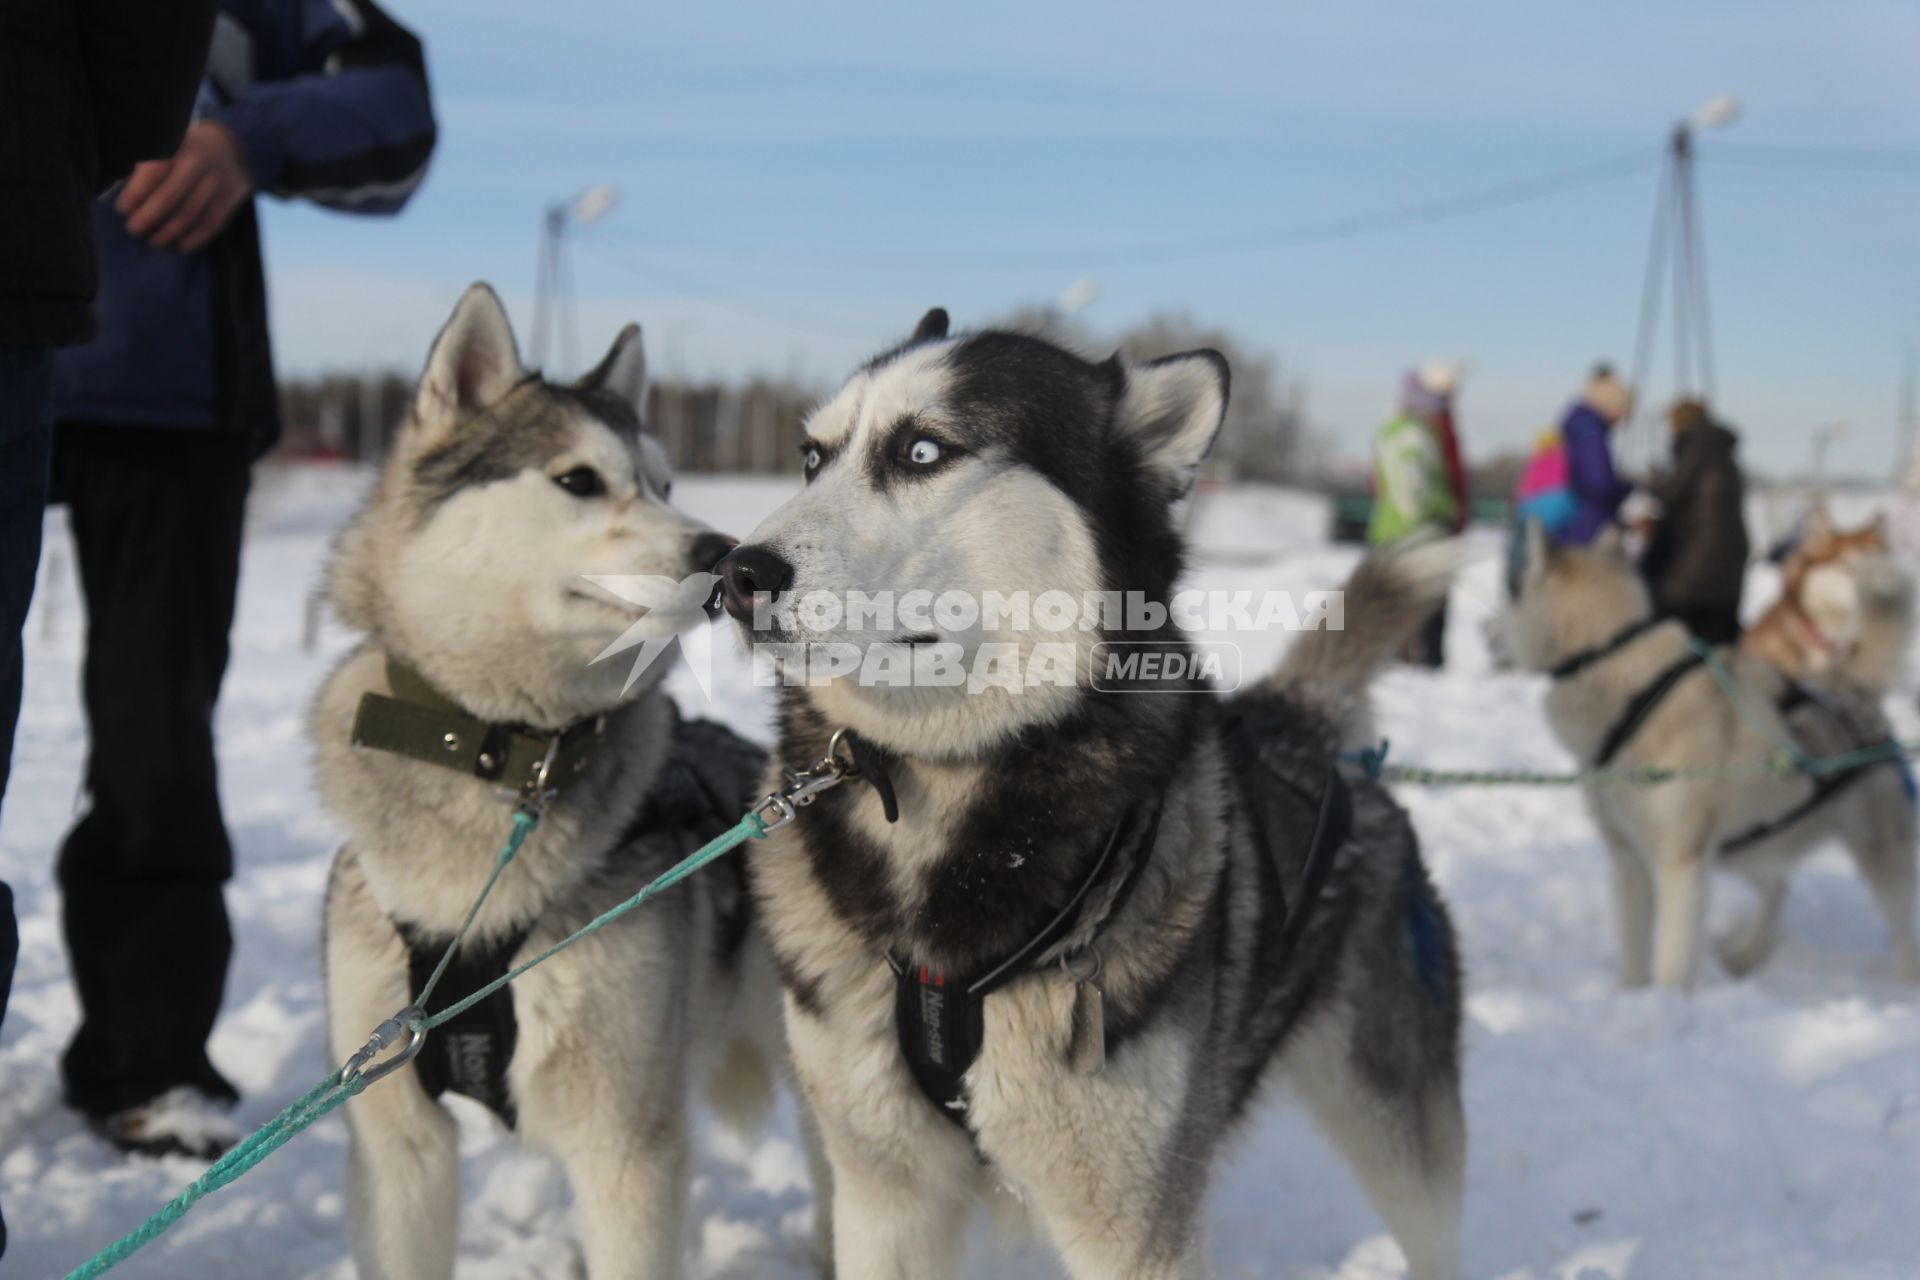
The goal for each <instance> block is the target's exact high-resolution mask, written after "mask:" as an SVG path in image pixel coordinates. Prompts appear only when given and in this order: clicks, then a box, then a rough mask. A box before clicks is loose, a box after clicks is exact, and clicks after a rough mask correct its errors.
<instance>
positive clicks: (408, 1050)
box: [340, 1005, 427, 1084]
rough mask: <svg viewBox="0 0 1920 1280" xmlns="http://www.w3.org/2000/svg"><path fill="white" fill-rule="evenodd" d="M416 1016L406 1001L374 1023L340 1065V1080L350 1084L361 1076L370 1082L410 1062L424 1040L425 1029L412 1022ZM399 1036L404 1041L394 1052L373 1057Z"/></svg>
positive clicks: (416, 1009) (416, 1011)
mask: <svg viewBox="0 0 1920 1280" xmlns="http://www.w3.org/2000/svg"><path fill="white" fill-rule="evenodd" d="M419 1017H420V1010H419V1008H418V1006H415V1005H408V1006H407V1007H406V1008H404V1009H402V1010H401V1011H400V1012H398V1013H396V1014H394V1015H393V1016H392V1017H391V1018H388V1019H387V1020H386V1021H385V1022H383V1023H381V1024H380V1025H379V1026H377V1027H375V1028H374V1029H373V1034H372V1035H370V1036H368V1037H367V1042H366V1043H365V1044H363V1045H361V1046H360V1048H359V1049H358V1050H356V1051H355V1053H354V1055H353V1056H352V1057H351V1058H348V1059H347V1063H346V1065H345V1066H343V1067H341V1068H340V1083H341V1084H352V1083H353V1082H354V1081H355V1080H357V1079H359V1078H361V1077H362V1076H364V1077H365V1078H366V1082H367V1083H368V1084H373V1083H374V1082H375V1081H377V1080H379V1079H381V1078H382V1077H384V1076H388V1075H391V1074H392V1073H394V1072H395V1071H398V1070H399V1069H400V1068H401V1067H404V1066H406V1065H407V1064H408V1063H409V1062H412V1061H413V1059H414V1057H415V1055H417V1054H418V1053H419V1052H420V1046H421V1045H423V1044H425V1043H426V1042H427V1032H426V1029H425V1028H424V1027H420V1026H417V1025H415V1024H416V1022H417V1021H418V1019H419ZM402 1036H405V1037H406V1043H405V1044H402V1045H401V1046H400V1051H399V1052H398V1053H396V1054H394V1055H393V1056H392V1057H390V1058H386V1059H384V1060H382V1061H380V1062H375V1061H374V1059H375V1058H378V1057H379V1056H380V1051H381V1050H383V1049H386V1048H388V1047H390V1046H392V1045H393V1044H395V1043H397V1042H398V1041H399V1040H400V1038H401V1037H402Z"/></svg>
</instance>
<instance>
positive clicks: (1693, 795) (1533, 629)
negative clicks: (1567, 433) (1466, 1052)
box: [1495, 525, 1920, 988]
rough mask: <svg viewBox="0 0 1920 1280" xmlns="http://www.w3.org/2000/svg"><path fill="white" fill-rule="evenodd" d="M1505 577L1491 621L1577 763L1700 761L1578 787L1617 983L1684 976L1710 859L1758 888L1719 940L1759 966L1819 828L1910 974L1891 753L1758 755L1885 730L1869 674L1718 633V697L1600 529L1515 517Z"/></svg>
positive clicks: (1910, 928) (1914, 973)
mask: <svg viewBox="0 0 1920 1280" xmlns="http://www.w3.org/2000/svg"><path fill="white" fill-rule="evenodd" d="M1518 587H1519V589H1518V594H1517V596H1516V598H1515V599H1514V601H1513V602H1512V604H1511V605H1510V606H1509V608H1508V609H1507V611H1506V612H1505V613H1503V614H1501V615H1499V616H1498V617H1497V618H1496V619H1495V627H1496V629H1497V630H1498V631H1499V633H1500V636H1501V639H1502V642H1503V644H1504V647H1505V648H1506V650H1507V652H1508V653H1509V654H1511V655H1512V657H1513V658H1514V659H1515V660H1516V661H1517V663H1518V664H1519V665H1520V666H1521V667H1523V668H1526V669H1528V670H1533V671H1545V672H1549V673H1550V674H1551V675H1552V677H1553V684H1552V686H1551V688H1550V689H1549V691H1548V693H1547V703H1546V710H1547V720H1548V722H1549V723H1550V724H1551V725H1552V727H1553V730H1554V733H1555V734H1556V735H1557V736H1558V737H1559V739H1560V741H1561V742H1562V743H1563V744H1564V745H1565V746H1566V748H1567V749H1568V750H1569V751H1571V752H1572V753H1573V754H1574V756H1575V757H1576V758H1577V759H1578V760H1579V761H1580V763H1581V764H1582V765H1594V766H1605V767H1610V768H1620V769H1637V768H1674V767H1679V768H1688V769H1702V770H1707V771H1710V776H1699V777H1687V778H1682V779H1679V780H1675V781H1667V782H1662V783H1661V784H1659V785H1657V786H1635V785H1618V784H1609V785H1592V786H1589V787H1588V788H1587V789H1586V802H1587V811H1588V813H1589V814H1591V815H1592V817H1593V821H1594V825H1595V826H1597V827H1598V828H1599V829H1600V835H1601V839H1602V840H1603V841H1604V842H1605V843H1606V846H1607V852H1608V854H1609V855H1610V860H1611V863H1612V869H1613V901H1614V916H1615V924H1616V926H1617V929H1618V933H1619V953H1620V960H1619V963H1620V981H1621V983H1622V985H1625V986H1629V987H1632V986H1643V985H1645V984H1646V983H1647V982H1648V981H1649V980H1651V981H1653V982H1657V983H1658V984H1659V985H1661V986H1663V987H1679V988H1684V987H1688V986H1690V985H1692V983H1693V982H1694V979H1695V974H1696V971H1697V969H1698V967H1699V953H1700V943H1701V935H1702V933H1703V932H1704V922H1705V918H1706V904H1707V879H1708V873H1709V871H1710V870H1711V869H1713V868H1714V867H1719V868H1722V869H1724V870H1727V871H1732V872H1734V873H1736V874H1738V875H1740V876H1743V877H1744V878H1745V879H1747V880H1748V881H1749V882H1750V883H1751V884H1752V885H1753V887H1754V889H1755V890H1756V891H1757V892H1758V893H1759V896H1760V906H1759V910H1758V911H1757V912H1756V913H1755V915H1754V916H1753V918H1752V919H1751V920H1750V921H1748V922H1747V923H1746V925H1745V926H1744V927H1743V928H1741V929H1739V930H1737V931H1736V932H1735V933H1734V934H1733V935H1732V936H1730V937H1728V938H1726V939H1724V940H1722V941H1721V942H1720V943H1719V945H1718V947H1717V950H1718V952H1719V956H1720V959H1721V961H1722V962H1723V963H1724V964H1725V965H1726V967H1727V968H1728V970H1729V971H1731V972H1732V973H1734V974H1735V975H1740V974H1745V973H1748V972H1750V971H1751V970H1753V969H1754V968H1756V967H1758V966H1759V965H1760V964H1761V963H1763V962H1764V961H1765V960H1766V958H1767V956H1768V955H1769V954H1771V952H1772V950H1773V947H1774V943H1775V941H1776V939H1777V937H1778V934H1779V924H1780V912H1781V908H1782V906H1783V905H1784V904H1785V901H1786V894H1787V880H1788V877H1789V875H1790V874H1791V873H1792V871H1793V868H1794V867H1795V866H1796V865H1797V864H1798V863H1799V862H1800V860H1801V859H1802V858H1804V857H1805V856H1806V855H1807V853H1808V852H1810V851H1811V850H1812V849H1813V848H1814V847H1815V846H1817V845H1818V844H1820V843H1821V842H1822V841H1824V840H1828V839H1834V838H1837V839H1838V840H1839V841H1840V842H1841V843H1842V844H1843V845H1844V846H1845V847H1846V849H1847V852H1848V853H1849V854H1851V855H1852V857H1853V860H1854V863H1855V865H1856V866H1858V867H1859V869H1860V873H1861V875H1862V876H1863V877H1865V879H1866V881H1867V885H1868V887H1869V888H1870V889H1871V890H1872V891H1873V897H1874V901H1875V902H1876V903H1877V904H1878V906H1879V909H1880V911H1881V913H1882V915H1883V916H1884V917H1885V919H1886V924H1887V931H1888V933H1889V934H1890V935H1891V936H1892V939H1893V945H1894V953H1895V962H1896V965H1897V967H1898V970H1899V972H1900V974H1901V976H1903V977H1904V978H1905V979H1907V980H1908V981H1920V953H1916V950H1915V946H1914V923H1913V904H1914V880H1915V864H1914V815H1913V801H1912V797H1911V796H1910V795H1909V793H1908V785H1909V784H1908V782H1907V780H1906V778H1905V768H1904V765H1903V764H1901V763H1900V762H1897V761H1891V760H1881V761H1879V762H1878V763H1873V764H1870V765H1868V766H1867V767H1864V768H1858V769H1851V770H1845V771H1840V772H1835V773H1830V774H1826V775H1823V776H1821V777H1819V778H1814V777H1810V776H1807V775H1805V774H1793V775H1790V776H1785V777H1782V776H1777V775H1776V774H1775V773H1773V772H1771V771H1770V762H1772V761H1773V760H1775V759H1776V757H1777V755H1778V753H1779V751H1780V749H1781V744H1782V743H1783V742H1785V741H1787V740H1788V738H1789V737H1790V738H1791V739H1792V740H1793V741H1794V742H1795V743H1796V744H1797V745H1798V747H1799V748H1800V750H1801V751H1802V752H1804V753H1805V754H1806V755H1808V756H1811V757H1828V758H1835V757H1839V756H1842V755H1844V754H1845V753H1848V752H1852V751H1857V750H1860V749H1863V748H1868V747H1872V746H1873V745H1874V744H1878V743H1884V742H1885V741H1886V740H1887V738H1888V737H1889V736H1890V735H1891V730H1890V728H1889V727H1888V725H1887V722H1886V720H1885V718H1884V717H1883V715H1882V713H1881V711H1880V707H1879V704H1878V700H1877V698H1876V697H1875V696H1874V694H1873V693H1872V692H1871V691H1870V690H1866V689H1863V688H1860V687H1857V686H1853V685H1849V684H1846V683H1844V682H1838V681H1836V682H1832V683H1829V684H1825V685H1823V686H1821V687H1820V688H1819V689H1818V690H1814V689H1811V688H1807V687H1802V686H1798V685H1795V684H1793V683H1792V682H1790V681H1788V680H1787V679H1786V678H1785V677H1784V676H1782V675H1781V674H1780V673H1779V672H1778V671H1776V670H1774V669H1773V668H1772V667H1770V666H1768V665H1767V664H1766V663H1765V662H1763V661H1761V660H1760V659H1758V658H1756V657H1754V656H1753V655H1751V654H1748V653H1746V652H1743V651H1742V650H1740V649H1737V648H1723V649H1719V650H1717V651H1716V653H1717V655H1718V659H1719V661H1720V662H1721V663H1722V664H1723V669H1724V671H1725V672H1726V674H1727V675H1728V676H1729V677H1730V678H1731V680H1732V681H1733V686H1732V688H1733V693H1734V695H1735V696H1734V697H1730V696H1729V694H1728V692H1727V691H1726V690H1723V689H1722V688H1721V687H1719V683H1718V681H1717V680H1716V677H1715V673H1714V671H1713V670H1712V669H1711V668H1710V667H1709V666H1708V665H1707V664H1706V663H1705V662H1703V661H1701V660H1700V659H1699V657H1698V655H1697V654H1696V653H1695V652H1694V651H1693V650H1692V649H1691V648H1690V646H1689V640H1688V636H1687V632H1686V628H1685V627H1684V626H1682V625H1681V624H1680V623H1678V622H1672V621H1668V622H1655V621H1654V620H1653V618H1652V609H1651V604H1650V601H1649V599H1648V596H1647V591H1646V587H1645V585H1644V584H1643V583H1642V582H1641V579H1640V575H1639V574H1638V573H1637V572H1635V571H1634V568H1633V566H1632V565H1631V564H1630V563H1629V562H1628V560H1627V556H1626V553H1625V551H1624V550H1623V548H1622V547H1621V544H1620V539H1619V537H1618V535H1617V534H1614V533H1609V534H1606V535H1603V536H1602V538H1601V539H1600V540H1599V541H1598V542H1596V543H1595V544H1594V545H1593V546H1592V547H1589V548H1561V547H1557V546H1555V545H1554V544H1552V543H1551V542H1550V541H1548V540H1547V538H1546V537H1545V536H1544V535H1543V534H1542V533H1541V531H1540V529H1539V527H1538V526H1537V525H1535V526H1533V527H1531V528H1529V530H1528V531H1527V548H1526V566H1525V568H1524V569H1523V570H1522V572H1521V573H1520V575H1519V578H1518ZM1736 699H1737V700H1736Z"/></svg>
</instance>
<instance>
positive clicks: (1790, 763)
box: [1340, 638, 1920, 787]
mask: <svg viewBox="0 0 1920 1280" xmlns="http://www.w3.org/2000/svg"><path fill="white" fill-rule="evenodd" d="M1687 644H1688V647H1689V648H1691V649H1692V650H1693V651H1694V653H1696V654H1698V655H1699V656H1700V659H1701V661H1702V662H1703V663H1705V665H1706V667H1707V670H1708V671H1710V672H1711V673H1712V674H1713V680H1714V683H1715V684H1716V685H1718V686H1719V688H1720V692H1721V694H1722V695H1723V696H1725V698H1726V699H1727V701H1728V702H1730V703H1732V704H1733V708H1734V710H1735V711H1737V712H1738V713H1739V715H1740V718H1741V719H1742V720H1743V721H1744V722H1745V723H1746V725H1747V727H1748V728H1750V729H1752V730H1753V731H1754V732H1755V733H1757V734H1760V735H1761V736H1762V737H1765V738H1769V739H1771V740H1772V742H1773V744H1774V746H1775V748H1776V754H1775V755H1774V757H1773V758H1772V759H1771V760H1765V761H1747V762H1742V763H1738V764H1731V765H1692V766H1689V765H1670V766H1669V765H1642V766H1639V767H1637V768H1602V769H1568V770H1558V771H1555V770H1540V769H1429V768H1424V767H1422V766H1420V765H1410V764H1388V763H1387V762H1386V761H1387V740H1386V739H1385V738H1382V739H1381V740H1380V745H1379V746H1377V747H1362V748H1360V749H1359V750H1358V751H1351V752H1347V753H1345V754H1343V755H1342V756H1341V757H1340V758H1341V759H1342V760H1343V761H1345V762H1346V763H1348V764H1355V765H1359V766H1360V768H1361V769H1362V770H1363V771H1364V772H1365V773H1366V775H1367V777H1368V778H1369V779H1371V780H1372V781H1375V782H1390V783H1404V784H1406V785H1408V786H1415V787H1589V786H1603V787H1604V786H1628V787H1652V786H1659V785H1661V784H1662V783H1668V782H1689V781H1702V780H1714V779H1721V778H1754V777H1759V778H1790V777H1793V776H1795V775H1796V774H1807V775H1811V776H1813V777H1821V776H1824V775H1827V774H1832V773H1844V772H1846V771H1848V770H1850V769H1857V768H1860V767H1862V766H1864V765H1869V764H1878V763H1880V762H1881V761H1884V760H1896V759H1910V758H1913V757H1916V756H1920V742H1907V741H1902V740H1901V739H1899V738H1889V739H1887V740H1886V741H1885V742H1875V743H1870V744H1869V745H1867V746H1864V747H1856V748H1854V749H1853V750H1851V751H1843V752H1840V753H1839V754H1838V755H1831V756H1810V755H1808V754H1807V753H1806V752H1805V751H1804V750H1803V749H1802V748H1801V747H1800V745H1799V744H1798V743H1796V742H1794V741H1793V739H1792V738H1791V737H1789V736H1787V735H1785V734H1781V733H1776V732H1774V731H1773V727H1772V726H1771V725H1768V724H1765V723H1762V722H1761V720H1760V719H1759V717H1758V716H1757V715H1756V714H1755V712H1754V711H1753V708H1752V706H1751V704H1750V702H1749V701H1748V699H1747V697H1746V696H1745V693H1744V691H1743V690H1742V689H1741V687H1740V681H1739V680H1738V679H1737V678H1736V677H1735V676H1734V674H1733V673H1732V672H1731V671H1729V670H1727V667H1726V664H1725V663H1724V662H1722V661H1721V659H1720V655H1719V654H1717V653H1715V652H1714V651H1713V649H1712V647H1711V646H1709V645H1706V644H1704V643H1702V642H1701V641H1699V640H1697V639H1693V638H1689V639H1688V641H1687Z"/></svg>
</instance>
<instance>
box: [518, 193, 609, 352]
mask: <svg viewBox="0 0 1920 1280" xmlns="http://www.w3.org/2000/svg"><path fill="white" fill-rule="evenodd" d="M619 201H620V196H619V193H618V192H616V191H615V190H614V189H613V188H612V187H608V186H598V187H589V188H587V189H586V190H585V191H582V192H581V193H580V194H579V195H576V196H574V197H572V198H571V199H567V200H559V201H555V202H554V203H553V204H550V205H548V206H547V207H546V209H545V210H543V211H542V213H541V215H540V258H539V261H538V263H537V264H536V266H535V268H534V277H533V342H532V349H531V354H532V357H533V364H534V367H535V368H539V367H540V366H541V365H542V364H543V363H545V361H546V356H547V332H548V330H549V329H550V328H552V327H554V317H555V315H556V313H558V312H560V311H561V310H562V308H563V307H564V309H565V312H566V323H565V328H564V329H562V330H561V333H562V336H563V337H564V338H565V339H566V341H565V343H564V344H563V346H562V349H561V352H560V367H561V368H563V369H567V368H571V367H572V365H573V355H574V346H575V339H576V338H577V336H578V334H577V331H576V327H575V316H574V308H573V269H572V266H571V264H570V263H569V262H568V259H567V230H568V228H570V227H584V226H586V225H588V224H589V223H592V222H597V221H599V220H600V219H601V218H604V217H605V216H606V215H607V214H608V213H610V212H612V210H613V207H614V205H616V204H618V203H619Z"/></svg>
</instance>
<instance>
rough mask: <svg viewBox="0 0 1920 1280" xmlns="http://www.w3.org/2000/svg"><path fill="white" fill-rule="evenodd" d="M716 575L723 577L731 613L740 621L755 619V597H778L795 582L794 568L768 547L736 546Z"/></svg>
mask: <svg viewBox="0 0 1920 1280" xmlns="http://www.w3.org/2000/svg"><path fill="white" fill-rule="evenodd" d="M715 572H716V573H718V574H719V575H720V582H721V589H722V591H723V592H724V594H725V596H726V603H727V612H728V613H730V614H732V615H733V616H734V618H735V619H736V620H738V621H740V622H750V621H752V619H753V598H754V597H755V596H756V595H759V594H760V593H761V592H765V593H766V594H767V595H768V596H778V595H779V594H780V593H781V592H782V591H785V590H786V589H787V586H788V584H789V583H791V582H792V581H793V566H792V565H790V564H788V563H787V562H786V561H785V560H782V559H781V558H780V557H779V556H777V555H775V554H774V553H773V552H771V551H768V550H767V549H766V548H765V547H735V548H734V549H733V550H732V551H731V552H729V553H728V554H727V558H726V559H724V560H722V561H721V562H720V564H719V566H718V567H717V568H716V569H715Z"/></svg>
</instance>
